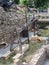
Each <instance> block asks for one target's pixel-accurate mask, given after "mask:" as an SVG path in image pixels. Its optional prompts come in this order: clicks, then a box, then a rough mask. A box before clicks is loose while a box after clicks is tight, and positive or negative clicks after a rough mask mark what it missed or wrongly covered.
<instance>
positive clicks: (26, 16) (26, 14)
mask: <svg viewBox="0 0 49 65" xmlns="http://www.w3.org/2000/svg"><path fill="white" fill-rule="evenodd" d="M25 18H26V25H27V12H26V11H25ZM27 32H28V44H29V30H28V26H27Z"/></svg>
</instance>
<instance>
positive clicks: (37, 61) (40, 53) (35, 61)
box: [28, 44, 49, 65]
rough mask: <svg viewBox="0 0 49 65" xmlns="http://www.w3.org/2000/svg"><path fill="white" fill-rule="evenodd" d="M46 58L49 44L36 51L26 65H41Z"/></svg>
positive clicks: (48, 52) (48, 55) (48, 56)
mask: <svg viewBox="0 0 49 65" xmlns="http://www.w3.org/2000/svg"><path fill="white" fill-rule="evenodd" d="M46 58H49V44H48V45H43V46H42V47H41V49H39V50H37V52H36V53H34V55H33V56H32V59H31V61H30V62H29V64H28V65H42V64H43V63H44V61H45V60H46Z"/></svg>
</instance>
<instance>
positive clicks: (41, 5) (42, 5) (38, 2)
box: [34, 0, 49, 8]
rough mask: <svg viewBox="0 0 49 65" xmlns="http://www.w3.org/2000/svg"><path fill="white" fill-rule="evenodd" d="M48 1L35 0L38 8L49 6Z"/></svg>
mask: <svg viewBox="0 0 49 65" xmlns="http://www.w3.org/2000/svg"><path fill="white" fill-rule="evenodd" d="M48 2H49V1H48V0H34V4H35V6H36V8H41V7H42V8H44V7H47V4H48Z"/></svg>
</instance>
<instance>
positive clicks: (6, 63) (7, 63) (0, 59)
mask: <svg viewBox="0 0 49 65" xmlns="http://www.w3.org/2000/svg"><path fill="white" fill-rule="evenodd" d="M14 55H16V52H13V53H12V54H11V55H10V56H9V58H8V59H7V60H6V59H4V58H0V63H1V64H2V65H9V64H11V63H13V60H12V57H13V56H14Z"/></svg>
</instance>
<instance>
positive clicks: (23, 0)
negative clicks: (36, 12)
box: [20, 0, 33, 6]
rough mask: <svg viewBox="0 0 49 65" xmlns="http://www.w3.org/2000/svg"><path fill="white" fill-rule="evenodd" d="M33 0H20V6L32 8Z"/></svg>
mask: <svg viewBox="0 0 49 65" xmlns="http://www.w3.org/2000/svg"><path fill="white" fill-rule="evenodd" d="M32 2H33V0H20V4H22V5H26V6H30V5H32Z"/></svg>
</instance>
